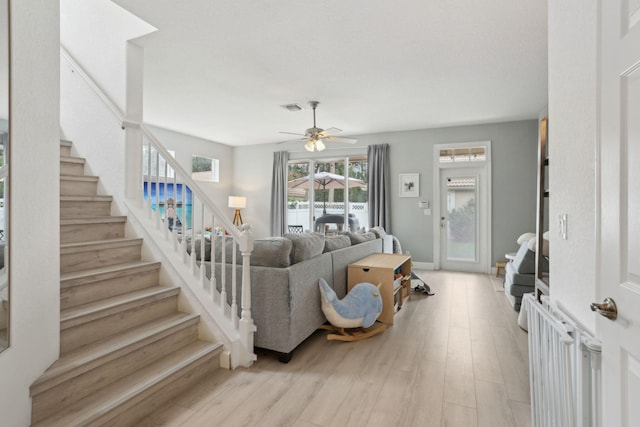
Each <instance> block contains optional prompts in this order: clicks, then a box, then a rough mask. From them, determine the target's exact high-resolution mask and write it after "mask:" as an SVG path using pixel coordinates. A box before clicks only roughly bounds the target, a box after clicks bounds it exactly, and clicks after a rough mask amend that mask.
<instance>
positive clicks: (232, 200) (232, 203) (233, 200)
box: [229, 196, 247, 209]
mask: <svg viewBox="0 0 640 427" xmlns="http://www.w3.org/2000/svg"><path fill="white" fill-rule="evenodd" d="M229 207H230V208H235V209H244V208H246V207H247V198H246V197H243V196H229Z"/></svg>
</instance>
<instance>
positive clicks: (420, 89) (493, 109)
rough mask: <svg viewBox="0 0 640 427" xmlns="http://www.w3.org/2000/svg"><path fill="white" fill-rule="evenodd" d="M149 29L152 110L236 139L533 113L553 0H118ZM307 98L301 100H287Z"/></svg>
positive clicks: (540, 101) (174, 125) (148, 105)
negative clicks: (295, 107)
mask: <svg viewBox="0 0 640 427" xmlns="http://www.w3.org/2000/svg"><path fill="white" fill-rule="evenodd" d="M114 2H115V3H117V4H119V5H121V6H122V7H124V8H125V9H127V10H129V11H131V12H133V13H134V14H136V15H138V16H139V17H141V18H142V19H144V20H146V21H147V22H149V23H150V24H151V25H153V26H155V27H156V28H158V31H157V32H155V33H153V34H151V35H149V36H146V37H143V38H142V39H140V41H139V43H140V44H141V45H142V46H144V48H145V87H144V90H145V95H144V97H145V98H144V99H145V122H147V123H150V124H154V125H157V126H161V127H164V128H168V129H173V130H176V131H179V132H183V133H187V134H190V135H195V136H199V137H202V138H206V139H210V140H214V141H218V142H222V143H225V144H229V145H249V144H261V143H269V142H278V141H284V140H289V139H291V138H290V137H288V136H286V135H282V134H280V133H279V131H289V132H300V133H303V132H304V130H305V129H306V128H308V127H311V125H312V113H311V109H310V108H309V106H308V101H310V100H318V101H320V105H319V106H318V110H317V122H318V123H317V124H318V126H319V127H322V128H328V127H338V128H340V129H342V130H343V132H342V133H341V134H340V135H341V136H349V135H358V134H368V133H377V132H385V131H400V130H411V129H423V128H434V127H445V126H454V125H461V124H476V123H492V122H500V121H511V120H521V119H532V118H536V117H537V116H538V113H539V112H540V111H541V110H542V109H543V108H544V107H545V105H546V104H547V1H546V0H482V1H477V0H395V1H392V0H271V1H260V0H236V1H228V0H226V1H224V0H181V1H177V0H114ZM289 103H298V104H300V105H301V106H302V107H304V108H305V109H304V110H303V111H301V112H296V113H292V112H289V111H287V110H285V109H283V108H281V107H280V105H282V104H289Z"/></svg>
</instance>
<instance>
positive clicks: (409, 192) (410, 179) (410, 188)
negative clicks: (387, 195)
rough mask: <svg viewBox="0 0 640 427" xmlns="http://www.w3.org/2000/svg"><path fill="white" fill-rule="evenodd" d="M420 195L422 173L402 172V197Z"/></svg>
mask: <svg viewBox="0 0 640 427" xmlns="http://www.w3.org/2000/svg"><path fill="white" fill-rule="evenodd" d="M418 196H420V174H417V173H401V174H400V197H418Z"/></svg>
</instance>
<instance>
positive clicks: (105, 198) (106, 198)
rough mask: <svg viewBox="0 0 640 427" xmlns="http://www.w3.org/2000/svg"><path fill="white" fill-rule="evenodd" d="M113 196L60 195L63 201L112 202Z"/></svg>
mask: <svg viewBox="0 0 640 427" xmlns="http://www.w3.org/2000/svg"><path fill="white" fill-rule="evenodd" d="M112 200H113V197H112V196H60V201H61V202H111V201H112Z"/></svg>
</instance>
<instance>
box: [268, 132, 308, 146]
mask: <svg viewBox="0 0 640 427" xmlns="http://www.w3.org/2000/svg"><path fill="white" fill-rule="evenodd" d="M294 135H296V134H294ZM308 140H309V138H296V139H287V140H286V141H280V142H276V144H286V143H287V142H307V141H308Z"/></svg>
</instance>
